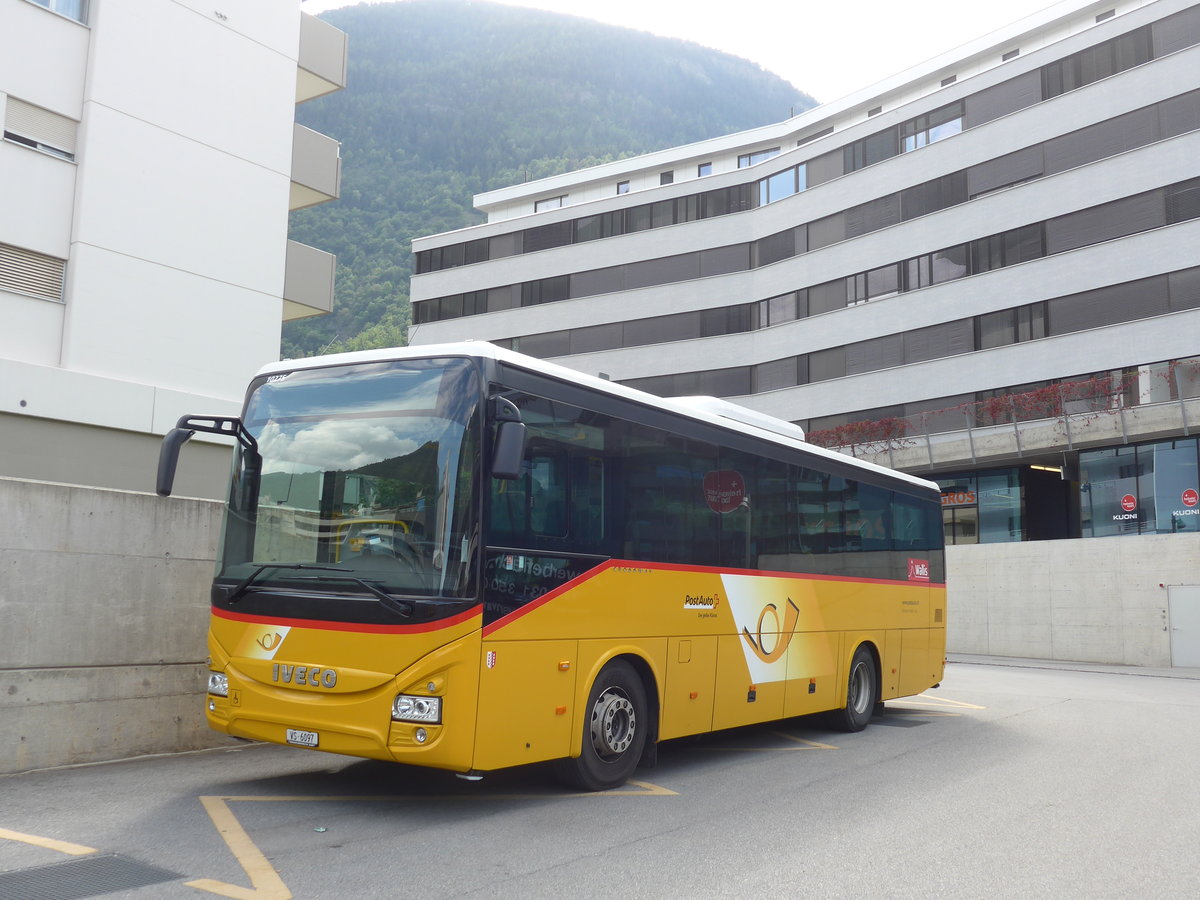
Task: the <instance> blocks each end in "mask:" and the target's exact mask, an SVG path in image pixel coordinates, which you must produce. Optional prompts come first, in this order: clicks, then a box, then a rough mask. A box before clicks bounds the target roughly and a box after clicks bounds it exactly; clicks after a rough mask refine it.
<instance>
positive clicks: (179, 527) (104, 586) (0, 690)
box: [0, 478, 227, 772]
mask: <svg viewBox="0 0 1200 900" xmlns="http://www.w3.org/2000/svg"><path fill="white" fill-rule="evenodd" d="M220 513H221V504H219V503H217V502H215V501H209V500H190V499H179V498H170V499H166V500H164V499H162V498H159V497H156V496H154V495H152V494H142V493H133V492H127V491H115V490H100V489H95V488H83V487H72V486H68V485H61V484H51V483H47V482H37V481H21V480H15V479H9V478H0V772H19V771H24V770H26V769H33V768H41V767H44V766H58V765H66V764H70V763H82V762H92V761H96V760H104V759H118V758H121V757H127V756H135V755H139V754H145V753H160V752H169V751H176V750H188V749H196V748H200V747H209V746H217V745H219V744H222V743H225V742H226V741H227V739H225V738H221V737H219V736H218V735H216V734H215V733H212V732H209V730H208V728H207V727H206V726H205V724H204V717H203V710H202V705H201V704H202V698H201V692H202V691H203V684H204V682H203V678H204V676H205V673H206V671H207V667H206V666H205V664H204V660H205V657H206V655H207V651H206V649H205V633H206V629H207V627H208V626H207V620H208V589H209V585H210V583H211V581H212V575H213V559H214V558H215V556H216V547H217V540H218V538H219V535H220V524H221V523H220Z"/></svg>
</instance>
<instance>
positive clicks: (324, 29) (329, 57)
mask: <svg viewBox="0 0 1200 900" xmlns="http://www.w3.org/2000/svg"><path fill="white" fill-rule="evenodd" d="M296 65H297V70H296V102H297V103H303V102H304V101H305V100H312V99H313V98H314V97H321V96H324V95H325V94H332V93H333V92H334V91H340V90H341V89H342V88H344V87H345V86H346V33H345V32H344V31H339V30H338V29H337V28H334V27H333V26H332V25H330V24H329V23H328V22H323V21H322V20H320V19H318V18H317V17H316V16H310V15H309V14H308V13H301V14H300V53H299V58H298V59H297V60H296Z"/></svg>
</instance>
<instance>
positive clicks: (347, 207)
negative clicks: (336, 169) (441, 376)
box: [281, 0, 816, 357]
mask: <svg viewBox="0 0 1200 900" xmlns="http://www.w3.org/2000/svg"><path fill="white" fill-rule="evenodd" d="M322 18H324V19H326V20H327V21H329V22H330V23H331V24H333V25H335V26H337V27H338V28H340V29H342V30H343V31H345V32H346V33H347V34H348V35H349V40H350V57H349V73H348V86H347V88H346V89H345V90H343V91H339V92H337V93H335V94H331V95H329V96H328V97H323V98H320V99H318V100H314V101H311V102H309V103H306V104H303V105H302V106H300V107H299V108H298V109H297V120H298V121H299V122H300V123H301V124H304V125H307V126H309V127H310V128H314V129H316V130H317V131H320V132H322V133H324V134H328V135H331V136H332V137H334V138H336V139H337V140H340V141H341V142H342V196H341V198H340V199H339V200H337V201H334V202H332V203H327V204H324V205H322V206H317V207H314V208H312V209H308V210H301V211H299V212H296V213H293V214H292V220H291V236H292V238H293V239H295V240H298V241H301V242H303V243H306V244H312V245H313V246H316V247H320V248H322V249H325V250H329V251H331V252H333V253H336V254H337V256H338V271H337V295H336V299H335V305H334V312H333V313H332V314H330V315H328V316H320V317H316V318H313V319H306V320H301V321H299V322H292V323H288V324H286V325H285V326H284V329H283V341H282V347H281V350H282V354H283V356H284V357H298V356H310V355H314V354H320V353H328V352H337V351H341V350H352V349H365V348H368V347H386V346H397V345H401V344H403V343H404V342H405V337H406V334H407V328H408V322H409V312H410V310H409V303H408V279H409V275H410V274H411V271H412V254H411V240H412V238H413V237H414V236H420V235H427V234H434V233H437V232H442V231H449V230H452V229H456V228H463V227H466V226H468V225H473V224H477V223H479V222H481V221H483V217H482V215H481V214H479V213H478V212H476V211H475V210H474V209H473V208H472V206H471V198H472V196H473V195H474V194H477V193H480V192H482V191H486V190H493V189H495V188H499V187H504V186H506V185H511V184H516V183H519V182H521V181H523V180H525V179H527V178H542V177H545V176H548V175H553V174H557V173H559V172H564V171H569V170H572V169H578V168H582V167H585V166H591V165H597V164H599V163H603V162H609V161H612V160H614V159H620V158H622V157H626V156H633V155H636V154H639V153H646V152H649V151H652V150H659V149H663V148H666V147H673V146H676V145H679V144H686V143H689V142H692V141H698V140H703V139H705V138H710V137H716V136H719V135H723V134H729V133H731V132H735V131H741V130H743V129H746V128H753V127H756V126H759V125H765V124H768V123H770V122H777V121H780V120H782V119H784V118H787V117H788V116H789V115H791V114H792V113H793V112H796V113H798V112H800V111H801V110H803V109H808V108H810V107H812V106H814V105H816V104H815V101H814V100H813V99H812V98H811V97H809V96H808V95H807V94H804V93H802V92H801V91H798V90H796V89H795V88H794V87H793V86H792V85H790V84H788V83H787V82H786V81H783V80H782V79H780V78H778V77H777V76H775V75H772V74H770V73H768V72H766V71H764V70H763V69H761V68H760V67H759V66H757V65H756V64H754V63H751V62H749V61H747V60H744V59H739V58H737V57H733V56H729V55H727V54H724V53H719V52H717V51H715V50H710V49H708V48H705V47H701V46H699V45H698V44H692V43H688V42H685V41H680V40H675V39H670V38H661V37H656V36H654V35H651V34H647V33H645V32H640V31H634V30H631V29H627V28H619V27H615V26H609V25H602V24H599V23H596V22H591V21H588V20H586V19H581V18H576V17H574V16H566V15H560V14H557V13H547V12H540V11H535V10H529V9H521V8H514V7H509V6H501V5H498V4H494V3H483V2H474V0H405V2H397V3H391V4H387V5H373V6H354V7H348V8H345V9H340V10H334V11H331V12H328V13H325V14H324V15H323V16H322Z"/></svg>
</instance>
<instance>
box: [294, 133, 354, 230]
mask: <svg viewBox="0 0 1200 900" xmlns="http://www.w3.org/2000/svg"><path fill="white" fill-rule="evenodd" d="M341 148H342V145H341V144H340V143H338V142H337V141H335V140H334V139H333V138H331V137H329V136H327V135H324V134H321V133H320V132H319V131H313V130H312V129H311V128H305V127H304V126H303V125H296V126H294V128H293V131H292V190H291V196H290V198H289V205H288V209H293V210H294V209H304V208H305V207H308V206H316V205H317V204H318V203H325V202H327V201H329V200H336V199H337V198H338V197H339V196H340V194H341V190H342V157H341Z"/></svg>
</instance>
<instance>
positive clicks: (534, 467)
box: [529, 450, 567, 537]
mask: <svg viewBox="0 0 1200 900" xmlns="http://www.w3.org/2000/svg"><path fill="white" fill-rule="evenodd" d="M529 483H530V495H529V524H530V530H531V531H532V532H533V533H534V534H540V535H543V536H545V537H566V535H567V454H566V453H565V452H563V451H542V450H538V451H535V453H534V455H533V456H531V458H530V460H529Z"/></svg>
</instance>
